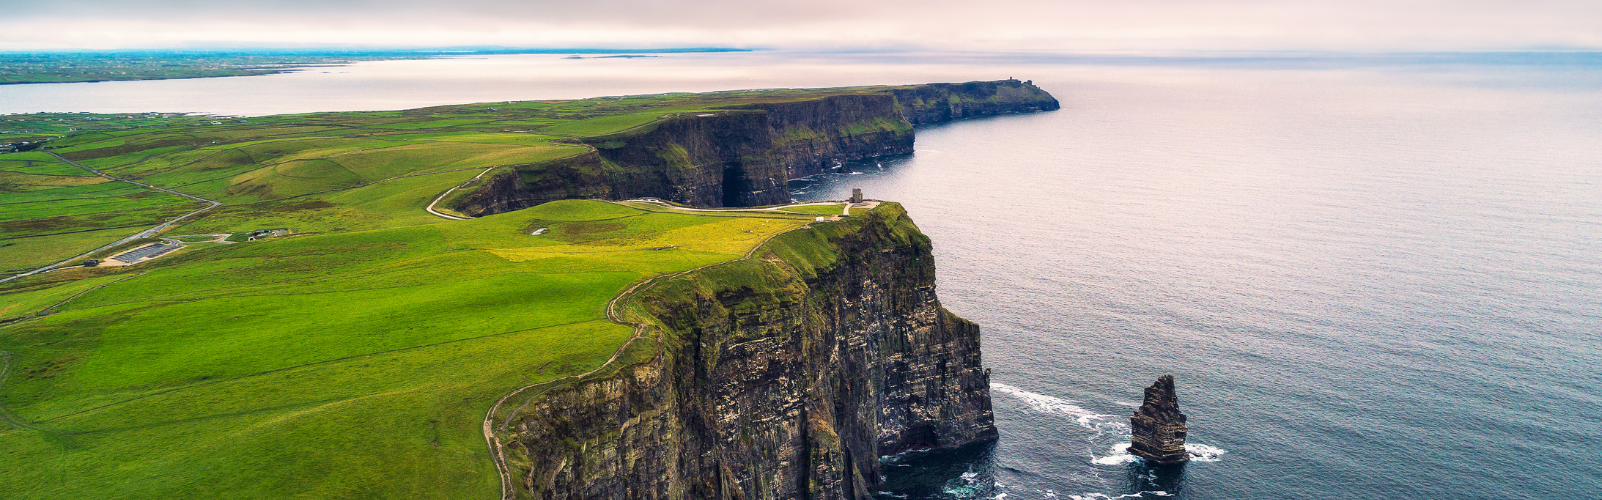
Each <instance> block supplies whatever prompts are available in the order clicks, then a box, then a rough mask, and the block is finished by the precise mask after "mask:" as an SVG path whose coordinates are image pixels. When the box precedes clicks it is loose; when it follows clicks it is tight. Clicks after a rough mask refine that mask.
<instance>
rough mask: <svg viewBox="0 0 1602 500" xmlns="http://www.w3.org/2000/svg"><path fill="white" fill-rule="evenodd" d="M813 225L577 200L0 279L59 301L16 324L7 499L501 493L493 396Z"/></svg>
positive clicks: (573, 368)
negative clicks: (666, 280)
mask: <svg viewBox="0 0 1602 500" xmlns="http://www.w3.org/2000/svg"><path fill="white" fill-rule="evenodd" d="M811 220H812V218H811V216H808V215H801V214H795V215H790V214H784V213H777V212H767V213H743V214H742V213H734V212H731V213H715V214H689V213H671V212H666V211H649V210H643V209H640V208H630V207H625V206H621V205H616V204H610V203H603V202H591V201H567V202H555V203H550V204H546V205H542V206H540V207H537V208H533V209H529V210H523V211H518V212H514V213H508V214H503V215H498V216H493V217H485V218H481V219H474V220H469V221H449V222H447V221H443V220H441V222H440V223H436V224H426V225H418V226H414V227H402V228H391V229H379V230H370V231H355V232H347V233H336V234H323V235H311V236H303V237H289V238H282V239H269V240H264V241H258V242H251V243H243V244H235V245H215V246H211V247H210V248H196V249H193V250H186V251H185V252H186V253H184V254H181V255H179V256H175V257H171V258H169V259H168V260H164V261H154V262H152V263H149V264H146V265H144V266H143V268H142V269H141V268H132V269H128V268H125V270H120V271H119V270H107V269H100V270H96V269H77V270H72V271H62V272H57V273H51V274H50V275H47V277H46V278H41V279H40V281H37V282H31V283H28V284H26V285H23V286H18V287H13V288H11V289H9V290H8V291H7V292H6V293H5V294H4V295H0V308H3V309H7V312H8V313H9V312H13V311H19V312H25V313H28V314H29V315H31V314H32V313H33V312H35V311H40V310H48V311H50V312H52V314H49V315H48V316H43V317H29V316H23V317H25V318H28V319H24V320H22V321H16V322H12V323H10V324H8V325H7V326H4V327H0V351H5V352H8V353H9V357H8V358H7V361H6V362H7V367H8V370H7V372H8V376H7V377H6V378H5V379H4V380H3V382H0V383H3V385H0V403H3V405H4V409H3V410H0V415H4V416H6V418H7V420H8V421H9V422H10V424H11V425H7V426H4V427H3V430H0V467H3V468H4V469H5V470H6V471H7V473H6V475H7V485H6V490H7V496H8V497H11V498H87V497H94V498H162V497H173V498H176V497H279V496H310V497H318V498H328V497H362V498H380V497H394V498H421V497H438V498H463V497H469V498H487V497H493V496H495V495H496V494H497V492H498V491H499V481H498V479H497V477H496V475H495V473H494V468H493V467H492V464H491V461H490V457H489V455H488V453H487V452H486V451H485V448H484V442H483V439H482V438H481V437H480V435H479V433H478V429H479V425H478V424H479V422H480V419H481V418H482V416H483V414H484V411H485V410H486V409H487V408H488V406H489V405H490V404H491V403H492V402H494V401H495V399H496V398H498V397H499V396H500V395H501V394H504V393H506V392H507V391H509V390H511V389H513V388H516V387H519V386H522V385H526V384H529V383H534V382H539V381H540V380H547V379H555V378H560V377H563V376H568V375H572V374H576V373H580V372H584V371H587V370H590V369H592V368H594V367H596V366H598V365H600V364H601V363H602V362H603V361H605V360H606V359H607V358H608V357H609V356H610V355H611V354H612V353H613V352H614V351H615V350H616V349H617V348H618V347H619V346H621V345H622V344H623V342H624V341H625V340H626V339H628V338H629V336H630V335H631V332H632V330H631V329H630V328H629V327H626V326H623V325H618V324H615V323H612V322H610V321H607V319H606V314H605V309H606V304H607V302H608V301H609V300H611V298H612V297H613V296H615V295H617V294H618V293H619V292H620V291H622V290H623V289H625V288H626V287H627V286H628V285H629V284H630V283H632V282H635V281H637V280H640V279H642V278H646V277H650V276H654V275H660V274H665V273H674V272H678V271H683V270H687V269H692V268H695V267H699V266H704V265H707V264H711V263H715V262H719V261H724V260H729V259H735V258H738V257H740V256H743V255H744V254H745V253H746V252H747V251H748V250H750V249H751V248H752V247H753V246H754V245H756V244H757V243H758V242H760V241H762V240H764V239H765V238H767V237H769V236H772V235H774V234H778V233H781V232H784V231H788V230H791V229H794V228H796V227H799V226H801V225H802V224H805V223H807V222H810V221H811ZM541 228H543V229H545V231H541V234H540V235H539V236H534V235H530V234H529V233H531V232H534V231H537V230H539V229H541ZM8 316H12V317H17V316H16V315H11V314H8Z"/></svg>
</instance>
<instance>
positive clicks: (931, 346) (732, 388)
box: [487, 203, 996, 499]
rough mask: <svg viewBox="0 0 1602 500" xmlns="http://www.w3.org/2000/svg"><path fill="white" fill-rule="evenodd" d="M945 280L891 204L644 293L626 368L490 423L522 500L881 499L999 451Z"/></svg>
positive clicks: (973, 343) (516, 405) (543, 395)
mask: <svg viewBox="0 0 1602 500" xmlns="http://www.w3.org/2000/svg"><path fill="white" fill-rule="evenodd" d="M934 284H935V269H934V260H933V258H932V256H931V254H930V243H929V239H928V238H927V237H926V236H924V235H923V234H922V233H920V232H919V231H918V229H917V227H916V226H915V225H914V224H913V223H912V221H911V220H910V219H909V218H908V217H907V215H906V212H905V211H904V210H903V209H902V208H901V207H900V206H899V205H897V204H894V203H885V204H882V205H880V206H879V207H878V208H876V209H874V210H872V211H869V212H867V213H865V214H861V215H858V216H855V217H852V218H849V219H846V220H844V221H840V222H833V223H819V224H814V225H813V226H812V227H811V228H808V229H801V230H796V231H792V232H790V233H786V234H784V235H780V236H778V237H776V238H774V239H773V240H771V241H769V242H768V243H767V244H765V245H764V246H763V247H762V248H760V249H759V250H758V251H757V252H755V253H754V254H753V256H752V258H749V259H745V260H739V261H733V262H729V263H725V264H720V265H716V266H712V267H708V268H703V269H701V270H697V271H693V272H691V273H688V274H685V275H681V276H677V277H674V278H672V279H666V280H662V281H661V282H660V283H656V284H654V286H650V287H649V288H645V289H644V290H643V291H641V292H639V293H636V294H629V295H627V296H626V298H625V299H624V300H622V301H621V303H620V304H619V306H620V308H621V311H620V314H621V315H622V316H625V317H627V318H629V321H639V322H641V323H642V324H644V325H646V326H644V327H642V328H641V330H640V332H642V335H641V336H640V337H639V338H638V340H637V341H634V342H631V344H629V345H628V346H627V347H626V348H625V349H624V350H623V351H622V352H621V354H620V356H619V357H618V359H617V360H616V361H614V362H613V363H611V364H610V365H609V366H608V367H606V368H605V369H603V370H600V371H598V372H597V373H596V374H594V375H591V376H589V377H587V378H585V379H583V380H578V381H564V382H561V383H557V384H553V385H552V386H550V387H543V388H538V389H536V390H533V391H530V392H529V394H526V395H521V394H520V395H519V396H518V398H516V399H513V400H511V401H509V402H508V403H507V404H506V405H505V406H504V407H501V409H500V411H498V412H497V413H496V414H494V415H491V419H490V420H488V421H487V422H488V424H487V425H488V426H489V427H487V428H489V429H492V430H493V432H494V436H495V438H496V441H498V442H500V443H502V446H503V455H504V456H505V458H506V461H505V463H506V471H507V474H506V476H507V477H508V478H510V479H511V481H510V482H511V483H512V484H510V485H509V487H510V488H509V491H508V496H509V497H518V498H542V499H545V498H553V499H554V498H575V499H577V498H582V499H603V498H604V499H614V498H639V499H645V498H652V499H656V498H662V499H679V498H707V499H734V498H785V499H789V498H808V499H867V498H870V496H869V492H870V491H873V489H874V488H875V487H876V486H877V485H878V484H879V482H880V481H881V480H880V474H879V472H880V460H881V457H884V456H888V455H893V454H896V453H900V452H903V451H908V450H917V449H927V448H949V447H957V446H961V445H964V444H968V443H973V442H979V441H986V440H992V439H995V438H996V429H995V426H994V424H993V421H992V413H991V406H990V395H989V376H988V374H987V373H986V372H985V370H984V368H983V367H982V366H981V364H980V361H981V360H980V351H979V327H978V326H977V325H975V324H973V323H971V322H968V321H966V320H963V319H962V318H959V317H957V316H956V315H953V314H951V313H950V312H949V311H946V310H945V309H944V308H942V307H941V306H940V302H939V300H938V298H937V297H936V296H935V288H934ZM493 446H494V445H493V443H492V447H493Z"/></svg>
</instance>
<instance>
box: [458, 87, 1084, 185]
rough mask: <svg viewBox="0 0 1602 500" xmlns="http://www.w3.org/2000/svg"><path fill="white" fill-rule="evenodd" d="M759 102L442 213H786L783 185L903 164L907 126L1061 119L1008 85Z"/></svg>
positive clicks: (675, 119)
mask: <svg viewBox="0 0 1602 500" xmlns="http://www.w3.org/2000/svg"><path fill="white" fill-rule="evenodd" d="M715 98H716V96H709V97H707V99H709V100H710V99H715ZM731 99H732V98H731ZM760 99H761V98H746V100H745V101H732V102H731V103H730V104H726V105H718V106H712V107H713V108H715V109H714V110H713V112H708V113H682V114H674V115H670V116H668V117H666V118H665V119H663V120H661V121H658V122H655V123H652V124H649V125H646V126H642V127H638V128H635V129H630V130H627V131H623V132H618V133H615V134H610V135H605V136H597V137H586V138H583V139H581V141H582V142H583V143H585V144H587V145H589V146H590V147H592V148H594V151H593V152H591V153H588V154H584V155H579V156H575V157H571V158H566V159H562V160H556V161H550V162H541V163H536V164H529V165H518V166H516V167H515V168H510V169H507V170H505V171H503V172H501V173H499V174H495V175H490V176H487V177H486V178H484V179H482V180H480V181H475V182H473V183H470V184H469V185H465V186H464V187H463V188H462V190H463V192H464V193H465V194H464V195H463V196H462V197H460V198H459V199H456V200H454V201H452V203H451V205H450V206H451V207H452V208H453V209H455V210H457V211H459V212H462V213H465V214H469V215H473V216H480V215H488V214H494V213H501V212H508V211H512V210H518V209H522V208H527V207H532V206H535V205H539V204H541V203H545V202H548V201H554V200H561V199H570V198H599V199H608V200H622V199H629V198H638V197H654V198H661V199H664V200H668V201H674V202H679V203H685V204H689V205H695V206H703V207H721V206H757V205H770V204H778V203H787V202H789V201H790V190H789V187H788V186H787V184H788V183H789V181H790V179H796V178H800V177H805V176H808V175H813V174H819V173H823V172H826V171H828V170H829V169H830V168H832V167H833V166H835V165H837V164H840V163H842V162H847V161H852V160H860V159H864V158H871V157H875V156H884V155H895V154H907V153H911V152H912V145H913V141H914V130H913V127H914V126H917V125H926V124H933V123H941V122H946V121H951V120H956V119H961V118H971V117H976V116H991V115H999V114H1010V113H1029V112H1035V111H1051V110H1056V109H1058V108H1059V107H1060V106H1059V105H1058V103H1057V99H1055V98H1053V97H1052V96H1051V94H1048V93H1046V91H1044V90H1041V89H1040V88H1038V87H1035V86H1034V85H1033V84H1031V83H1028V82H1020V81H1018V80H1001V81H994V82H968V83H935V84H927V85H909V86H902V87H863V88H853V89H827V90H818V91H816V96H809V97H802V98H796V97H786V98H782V99H780V98H772V100H773V101H774V102H750V101H752V100H760Z"/></svg>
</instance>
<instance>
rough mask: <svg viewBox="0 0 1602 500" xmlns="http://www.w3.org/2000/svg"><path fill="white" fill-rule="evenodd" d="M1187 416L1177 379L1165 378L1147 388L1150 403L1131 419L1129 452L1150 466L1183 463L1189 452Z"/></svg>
mask: <svg viewBox="0 0 1602 500" xmlns="http://www.w3.org/2000/svg"><path fill="white" fill-rule="evenodd" d="M1187 428H1188V427H1187V426H1186V425H1185V414H1184V413H1180V412H1179V395H1178V394H1175V393H1174V376H1173V375H1163V376H1162V377H1159V378H1158V379H1157V382H1155V383H1153V384H1151V387H1147V388H1146V401H1145V402H1144V403H1141V405H1140V408H1138V409H1136V410H1135V414H1134V415H1132V416H1130V417H1129V433H1130V439H1129V440H1130V443H1129V452H1130V453H1132V454H1134V455H1135V456H1138V457H1140V458H1143V459H1146V462H1148V463H1154V464H1161V465H1167V464H1181V463H1185V462H1187V461H1190V454H1188V453H1186V452H1185V431H1186V429H1187Z"/></svg>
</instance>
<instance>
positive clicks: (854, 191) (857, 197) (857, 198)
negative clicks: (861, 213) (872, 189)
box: [851, 188, 862, 203]
mask: <svg viewBox="0 0 1602 500" xmlns="http://www.w3.org/2000/svg"><path fill="white" fill-rule="evenodd" d="M851 202H852V203H862V188H851Z"/></svg>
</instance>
